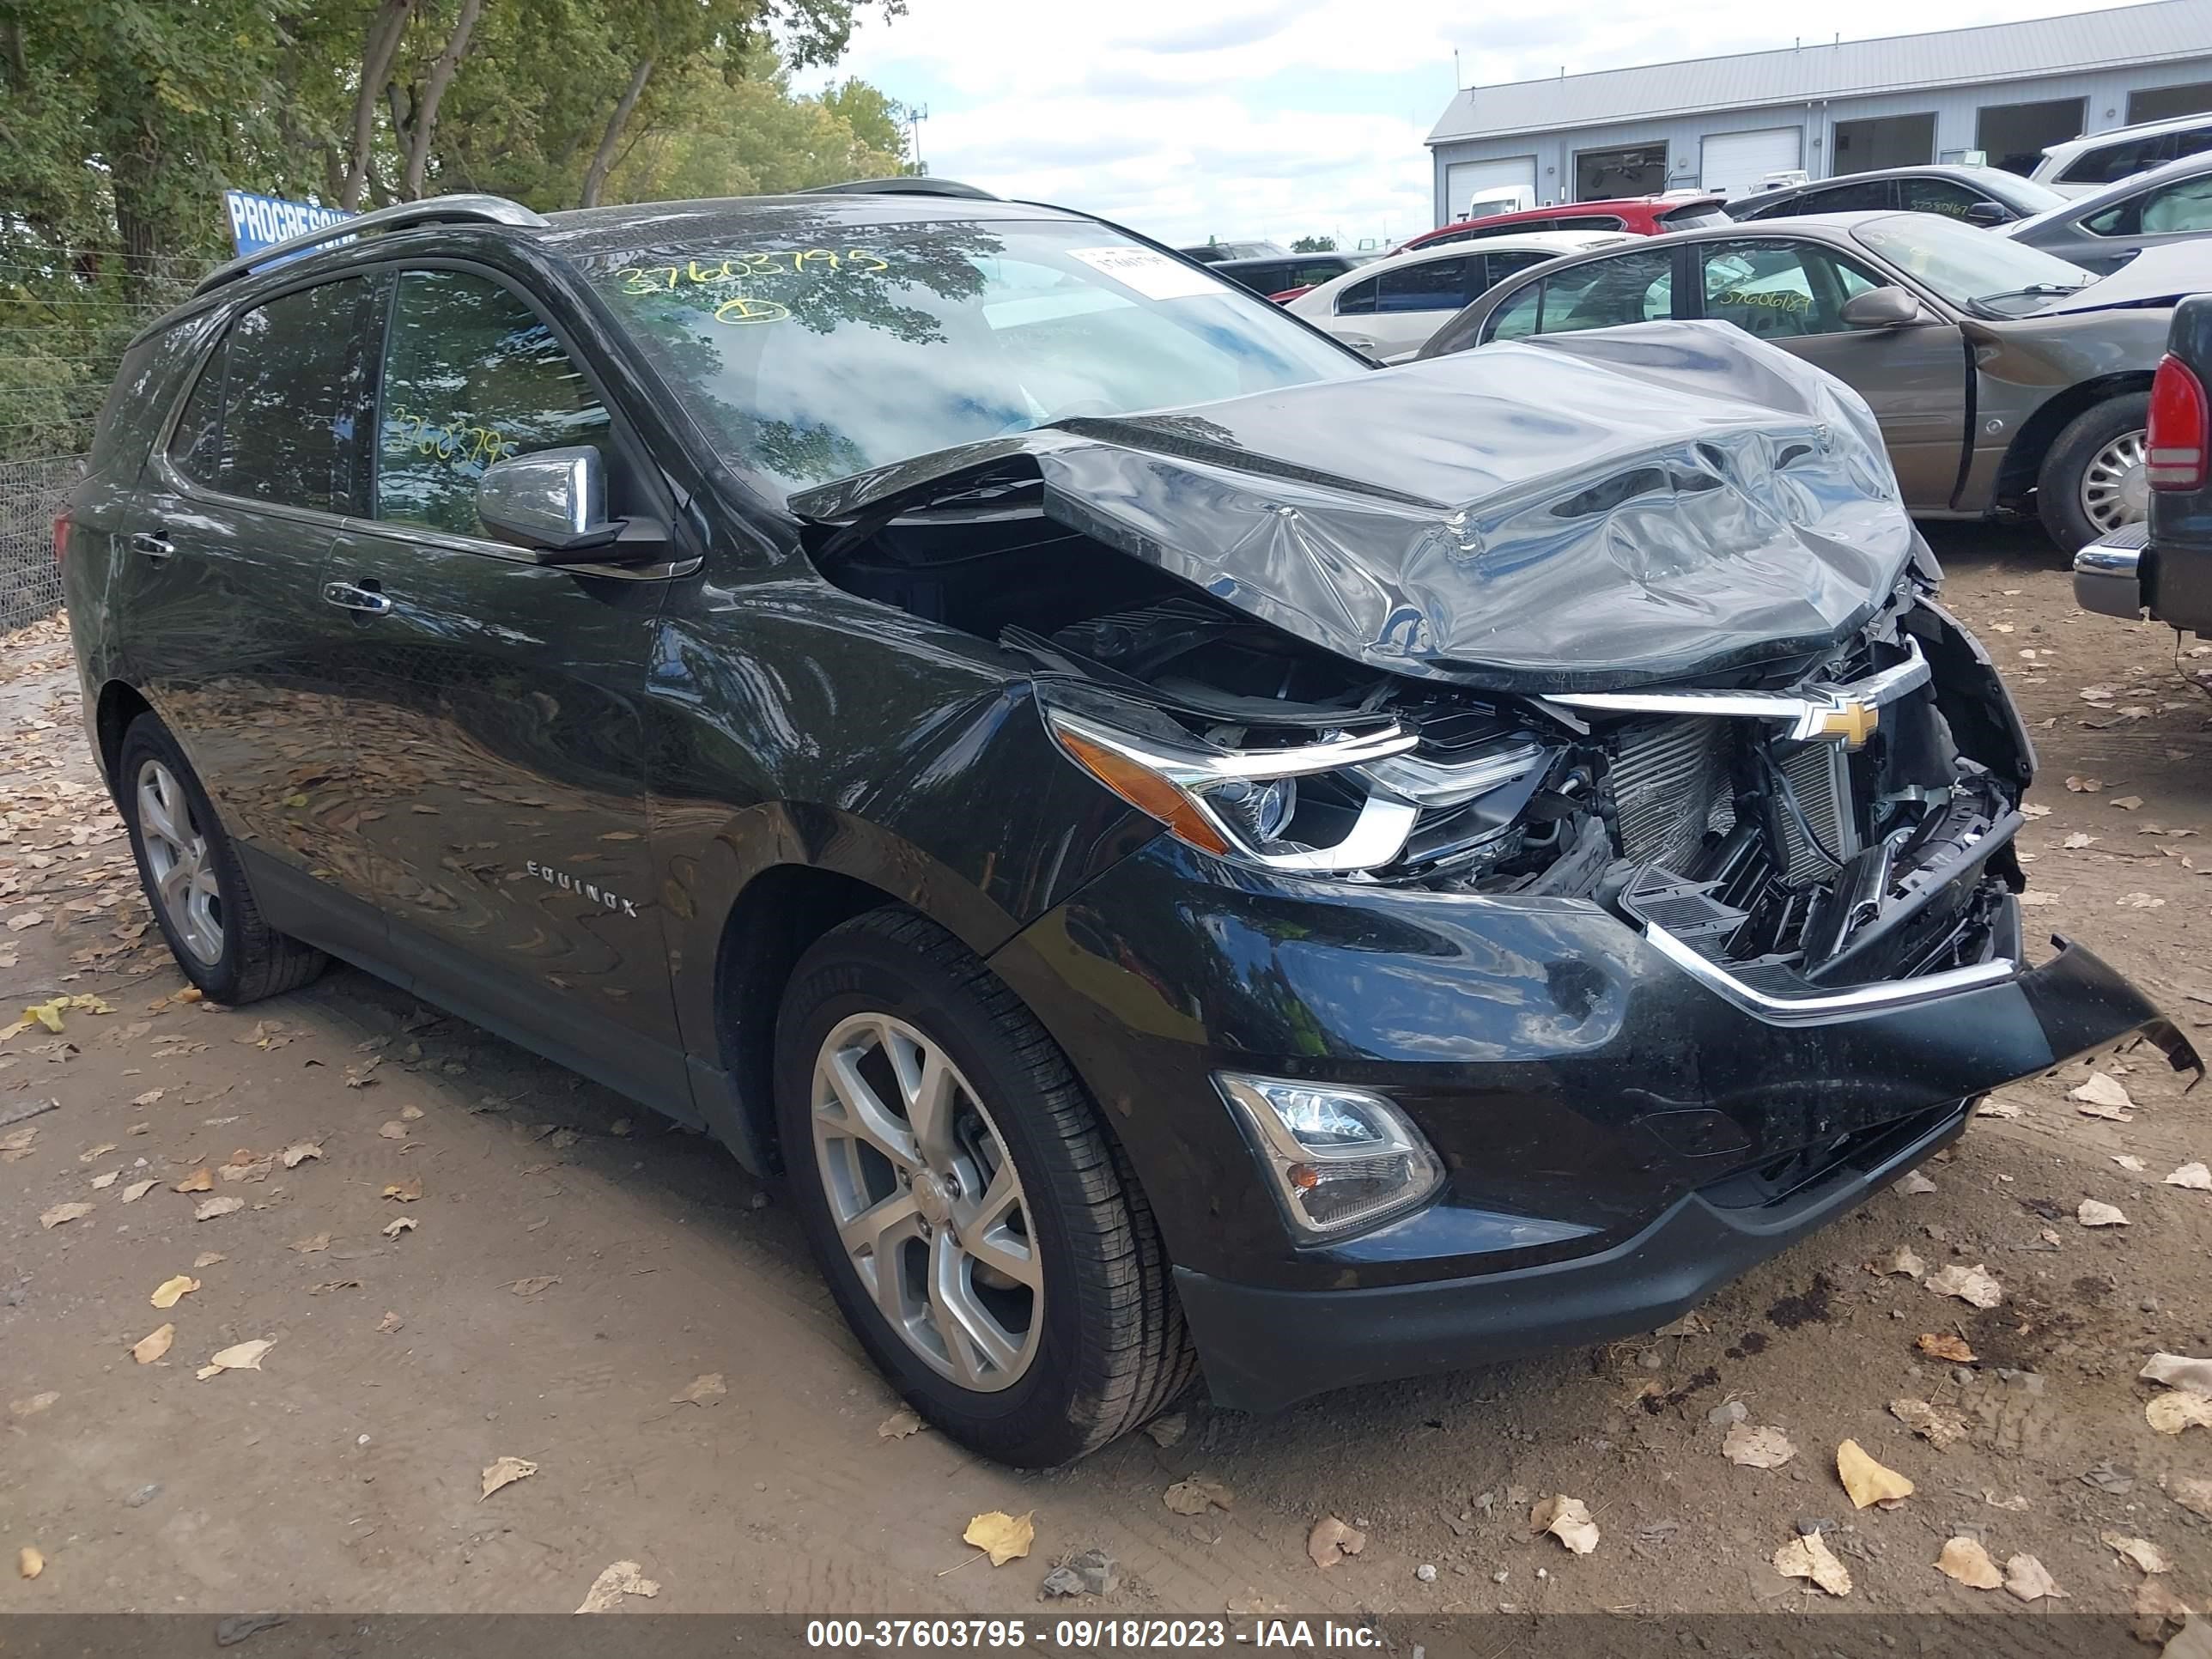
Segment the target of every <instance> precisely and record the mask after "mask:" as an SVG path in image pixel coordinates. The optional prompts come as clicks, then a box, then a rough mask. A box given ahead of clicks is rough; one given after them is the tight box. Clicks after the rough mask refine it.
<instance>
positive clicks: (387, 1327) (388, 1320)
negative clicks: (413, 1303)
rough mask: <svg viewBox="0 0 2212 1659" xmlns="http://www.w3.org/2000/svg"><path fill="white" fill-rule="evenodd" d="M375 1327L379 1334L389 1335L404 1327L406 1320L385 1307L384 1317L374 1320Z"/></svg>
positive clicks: (405, 1326)
mask: <svg viewBox="0 0 2212 1659" xmlns="http://www.w3.org/2000/svg"><path fill="white" fill-rule="evenodd" d="M376 1328H377V1332H378V1334H380V1335H383V1336H390V1335H392V1334H393V1333H394V1332H396V1331H402V1330H404V1329H406V1328H407V1322H406V1321H405V1320H404V1319H402V1318H401V1317H400V1316H398V1314H396V1313H394V1312H392V1310H391V1309H389V1308H386V1310H384V1317H383V1318H381V1319H380V1320H378V1321H377V1322H376Z"/></svg>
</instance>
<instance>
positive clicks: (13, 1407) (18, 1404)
mask: <svg viewBox="0 0 2212 1659" xmlns="http://www.w3.org/2000/svg"><path fill="white" fill-rule="evenodd" d="M60 1398H61V1395H60V1394H59V1393H58V1392H57V1391H56V1390H54V1389H47V1390H46V1392H45V1393H44V1394H34V1395H31V1396H30V1397H29V1398H28V1399H25V1400H11V1401H9V1402H8V1411H9V1415H10V1416H14V1417H36V1416H37V1415H38V1414H39V1413H40V1412H42V1411H44V1410H46V1407H49V1406H51V1405H52V1404H53V1403H54V1401H57V1400H58V1399H60Z"/></svg>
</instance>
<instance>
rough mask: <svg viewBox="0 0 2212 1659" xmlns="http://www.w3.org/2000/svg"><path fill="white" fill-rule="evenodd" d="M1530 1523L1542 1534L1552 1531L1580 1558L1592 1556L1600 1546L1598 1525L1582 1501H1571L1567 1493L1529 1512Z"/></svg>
mask: <svg viewBox="0 0 2212 1659" xmlns="http://www.w3.org/2000/svg"><path fill="white" fill-rule="evenodd" d="M1528 1524H1529V1526H1531V1527H1532V1528H1534V1529H1535V1530H1536V1531H1538V1532H1548V1533H1549V1534H1552V1536H1553V1537H1554V1538H1556V1539H1558V1540H1559V1541H1560V1542H1561V1543H1562V1544H1565V1546H1566V1547H1568V1548H1569V1549H1571V1550H1572V1551H1573V1552H1574V1553H1576V1554H1577V1555H1588V1554H1589V1553H1590V1552H1591V1551H1592V1550H1594V1549H1595V1548H1596V1547H1597V1522H1595V1521H1593V1520H1591V1519H1590V1512H1589V1509H1588V1508H1587V1507H1586V1506H1585V1505H1584V1504H1583V1500H1582V1499H1581V1498H1570V1497H1568V1496H1567V1495H1566V1494H1565V1492H1561V1493H1559V1494H1558V1495H1557V1496H1555V1497H1552V1498H1545V1499H1544V1500H1543V1501H1542V1502H1541V1503H1540V1504H1537V1505H1536V1507H1535V1508H1534V1509H1533V1510H1529V1511H1528Z"/></svg>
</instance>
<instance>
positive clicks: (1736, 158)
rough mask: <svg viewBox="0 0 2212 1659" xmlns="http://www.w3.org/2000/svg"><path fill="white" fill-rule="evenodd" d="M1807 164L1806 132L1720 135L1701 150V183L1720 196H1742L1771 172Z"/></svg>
mask: <svg viewBox="0 0 2212 1659" xmlns="http://www.w3.org/2000/svg"><path fill="white" fill-rule="evenodd" d="M1804 165H1805V129H1804V128H1802V127H1762V128H1760V129H1759V131H1755V132H1716V133H1713V134H1711V135H1710V136H1709V137H1707V138H1706V139H1705V143H1703V144H1702V145H1701V146H1700V147H1699V157H1698V173H1699V179H1698V182H1699V184H1700V185H1702V186H1703V187H1704V188H1705V189H1707V190H1710V191H1713V192H1714V193H1715V194H1716V195H1720V196H1741V195H1744V194H1746V193H1747V192H1748V191H1751V190H1752V189H1753V187H1755V186H1756V185H1758V183H1759V180H1760V179H1763V178H1765V176H1766V175H1767V174H1768V173H1786V172H1788V171H1789V170H1790V168H1791V167H1803V166H1804Z"/></svg>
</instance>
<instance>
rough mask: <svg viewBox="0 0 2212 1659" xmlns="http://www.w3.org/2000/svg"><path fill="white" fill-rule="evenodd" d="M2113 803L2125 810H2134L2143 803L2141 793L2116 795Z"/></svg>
mask: <svg viewBox="0 0 2212 1659" xmlns="http://www.w3.org/2000/svg"><path fill="white" fill-rule="evenodd" d="M2111 804H2112V805H2114V806H2117V807H2118V808H2119V809H2120V811H2123V812H2132V811H2135V810H2136V808H2137V807H2139V806H2141V805H2142V796H2141V795H2115V796H2113V797H2112V803H2111Z"/></svg>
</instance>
